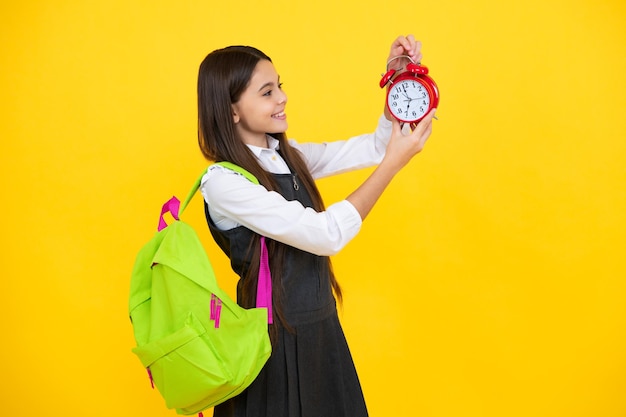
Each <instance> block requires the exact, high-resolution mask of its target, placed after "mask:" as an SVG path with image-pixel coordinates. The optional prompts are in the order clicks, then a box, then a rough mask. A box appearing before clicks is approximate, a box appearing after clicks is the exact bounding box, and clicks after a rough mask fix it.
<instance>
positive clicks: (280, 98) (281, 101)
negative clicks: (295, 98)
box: [278, 90, 287, 104]
mask: <svg viewBox="0 0 626 417" xmlns="http://www.w3.org/2000/svg"><path fill="white" fill-rule="evenodd" d="M278 92H279V96H278V104H285V103H286V102H287V94H285V92H284V91H283V90H278Z"/></svg>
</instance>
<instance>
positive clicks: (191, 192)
mask: <svg viewBox="0 0 626 417" xmlns="http://www.w3.org/2000/svg"><path fill="white" fill-rule="evenodd" d="M213 165H221V166H223V167H224V168H228V169H230V170H232V171H235V172H238V173H240V174H241V175H243V176H244V177H246V178H247V179H248V181H250V182H251V183H253V184H257V185H258V184H259V180H257V178H256V177H255V176H254V175H252V174H251V173H250V172H248V171H246V170H245V169H243V168H242V167H240V166H239V165H235V164H233V163H232V162H227V161H222V162H216V163H215V164H213ZM213 165H210V166H209V167H211V166H213ZM206 173H207V171H206V170H204V171H203V172H202V174H200V176H199V177H198V179H197V180H196V182H195V183H194V184H193V186H192V187H191V190H189V194H187V198H185V200H184V201H183V204H181V206H180V209H179V211H178V215H179V216H180V215H181V214H183V211H184V210H185V208H187V205H188V204H189V202H190V201H191V199H192V198H193V196H194V195H195V194H196V191H198V188H200V183H201V182H202V177H204V176H205V175H206ZM174 218H177V217H176V216H174Z"/></svg>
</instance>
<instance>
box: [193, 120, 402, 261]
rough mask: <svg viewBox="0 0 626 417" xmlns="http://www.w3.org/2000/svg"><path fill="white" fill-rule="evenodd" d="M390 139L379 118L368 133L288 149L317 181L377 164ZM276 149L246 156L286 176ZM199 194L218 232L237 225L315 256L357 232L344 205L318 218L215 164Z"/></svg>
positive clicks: (356, 221) (354, 215) (352, 212)
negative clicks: (301, 159)
mask: <svg viewBox="0 0 626 417" xmlns="http://www.w3.org/2000/svg"><path fill="white" fill-rule="evenodd" d="M390 135H391V123H390V122H389V121H387V120H386V119H384V118H383V117H381V120H380V121H379V124H378V127H377V129H376V131H375V132H374V133H370V134H366V135H360V136H355V137H353V138H350V139H348V140H345V141H338V142H328V143H307V144H298V143H297V142H295V141H290V144H292V146H295V147H296V148H298V149H299V150H300V151H301V152H302V154H303V156H304V159H305V161H306V163H307V166H308V167H309V169H310V171H311V174H312V175H313V176H314V178H321V177H325V176H329V175H334V174H337V173H340V172H346V171H351V170H355V169H359V168H363V167H368V166H372V165H375V164H377V163H379V162H380V160H381V159H382V157H383V156H384V151H385V148H386V145H387V142H388V140H389V136H390ZM276 145H277V143H272V144H271V146H270V148H262V149H261V148H255V149H252V151H253V152H254V153H255V155H257V158H259V162H260V163H261V165H262V166H263V167H264V168H265V169H266V170H268V171H269V172H272V173H279V174H282V173H288V172H289V171H288V169H287V168H286V165H285V164H284V161H283V160H282V158H281V157H280V155H279V154H278V152H276V149H275V147H276ZM286 170H287V171H286ZM201 192H202V194H203V196H204V199H205V201H206V202H207V203H208V205H209V214H210V216H211V219H212V220H213V221H214V222H215V224H216V225H217V227H218V228H220V229H222V230H226V229H230V228H233V227H237V226H239V225H242V226H245V227H247V228H249V229H250V230H253V231H254V232H256V233H259V234H262V235H264V236H267V237H269V238H271V239H274V240H277V241H280V242H282V243H285V244H288V245H290V246H294V247H296V248H298V249H301V250H304V251H307V252H311V253H314V254H316V255H320V256H327V255H334V254H335V253H337V252H338V251H340V250H341V249H342V248H343V247H344V246H345V245H346V244H347V243H348V242H349V241H350V240H352V238H354V236H356V234H357V233H358V232H359V230H360V228H361V217H360V216H359V213H358V212H357V210H356V209H355V208H354V206H352V204H350V203H349V202H348V201H346V200H342V201H339V202H337V203H334V204H332V205H330V206H328V207H327V209H326V210H325V211H323V212H320V213H318V212H316V211H315V210H314V209H312V208H307V207H304V206H303V205H302V204H300V203H299V202H298V201H287V200H286V199H285V198H284V197H283V196H282V195H280V194H279V193H276V192H272V191H268V190H267V189H266V188H265V187H263V186H262V185H255V184H252V183H251V182H250V181H248V180H247V179H245V178H244V177H243V176H241V175H240V174H238V173H235V172H234V171H231V170H229V169H226V168H223V167H221V166H219V165H214V166H212V167H210V168H209V170H208V171H207V174H206V175H205V176H204V178H203V179H202V183H201Z"/></svg>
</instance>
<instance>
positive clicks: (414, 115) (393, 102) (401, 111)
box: [387, 80, 430, 122]
mask: <svg viewBox="0 0 626 417" xmlns="http://www.w3.org/2000/svg"><path fill="white" fill-rule="evenodd" d="M387 105H388V106H389V110H390V111H391V112H392V113H393V115H394V116H395V117H396V118H398V119H400V120H403V121H405V122H413V121H416V120H418V119H420V118H422V117H423V116H424V115H425V114H426V112H427V111H428V107H429V106H430V96H429V95H428V91H427V90H426V88H425V87H424V86H423V85H422V84H420V83H419V82H417V81H415V80H402V81H400V82H397V83H395V84H393V86H392V87H391V89H390V90H389V94H388V95H387Z"/></svg>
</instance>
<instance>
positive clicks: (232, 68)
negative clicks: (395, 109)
mask: <svg viewBox="0 0 626 417" xmlns="http://www.w3.org/2000/svg"><path fill="white" fill-rule="evenodd" d="M420 47H421V45H420V43H419V42H416V41H415V39H414V38H413V36H411V35H409V36H407V37H404V36H400V37H398V38H397V39H396V40H395V41H394V42H393V43H392V45H391V49H390V54H389V59H391V58H394V57H396V56H400V55H406V56H409V57H411V58H412V59H413V60H414V61H419V60H420V59H421V53H420ZM401 61H402V60H401V59H395V60H393V61H391V62H392V65H394V66H398V67H400V66H402V65H403V63H402V62H401ZM286 103H287V96H286V95H285V93H284V91H283V90H282V84H281V82H280V77H279V76H278V74H277V72H276V70H275V68H274V66H273V64H272V61H271V60H270V58H269V57H268V56H267V55H265V54H264V53H263V52H261V51H259V50H257V49H255V48H252V47H249V46H231V47H227V48H224V49H220V50H216V51H214V52H212V53H210V54H209V55H208V56H207V57H206V58H205V59H204V61H203V62H202V64H201V65H200V70H199V75H198V118H199V125H198V126H199V128H198V130H199V131H198V140H199V144H200V149H201V150H202V153H203V154H204V156H205V157H206V158H207V159H208V160H210V161H229V162H232V163H234V164H236V165H239V166H240V167H242V168H244V169H246V170H248V171H249V172H251V173H252V174H253V175H254V176H255V177H256V178H257V179H258V180H259V182H260V185H255V184H253V183H251V182H250V181H248V180H247V179H246V178H244V177H243V176H241V175H240V174H237V173H235V172H234V171H231V170H229V169H226V168H223V167H221V166H219V165H213V166H211V167H210V168H209V169H208V171H207V173H206V175H205V176H204V178H203V179H202V183H201V191H202V194H203V196H204V199H205V212H206V217H207V222H208V225H209V229H210V231H211V233H212V235H213V237H214V238H215V240H216V242H217V243H218V244H219V245H220V247H221V248H222V249H223V250H224V252H225V253H226V254H227V255H228V256H229V258H230V260H231V265H232V267H233V270H234V271H235V272H236V273H237V274H238V275H239V276H240V280H239V283H238V285H237V301H238V303H239V304H240V305H242V306H243V307H245V308H250V307H254V305H255V294H256V277H257V274H258V270H259V256H260V255H259V252H260V250H259V238H260V236H265V237H266V238H267V239H266V240H267V247H268V252H269V258H270V270H271V272H272V282H273V311H274V324H272V325H270V335H271V339H272V347H273V351H272V355H271V357H270V359H269V360H268V362H267V363H266V365H265V367H264V368H263V370H262V371H261V373H260V374H259V376H258V377H257V378H256V380H255V381H254V382H253V383H252V385H250V386H249V387H248V389H246V391H244V392H243V393H242V394H240V395H239V396H237V397H235V398H233V399H231V400H230V401H228V402H226V403H223V404H220V405H218V406H217V407H215V409H214V416H215V417H226V416H234V417H244V416H245V417H344V416H345V417H362V416H367V408H366V406H365V401H364V399H363V394H362V391H361V386H360V383H359V379H358V377H357V373H356V370H355V367H354V364H353V361H352V358H351V355H350V351H349V349H348V345H347V343H346V340H345V337H344V334H343V331H342V329H341V326H340V324H339V320H338V317H337V310H336V306H335V297H336V298H337V299H339V300H340V301H341V289H340V287H339V285H338V283H337V280H336V279H335V276H334V275H333V272H332V269H331V264H330V260H329V256H330V255H333V254H335V253H337V252H338V251H339V250H340V249H341V248H343V247H344V246H345V245H346V244H347V243H348V242H349V241H350V240H351V239H352V238H353V237H354V236H355V235H356V234H357V232H358V231H359V229H360V227H361V223H362V221H363V219H365V217H366V216H367V214H368V213H369V212H370V210H371V209H372V207H373V206H374V204H375V202H376V201H377V199H378V198H379V197H380V195H381V194H382V192H383V191H384V189H385V188H386V187H387V185H388V184H389V183H390V181H391V180H392V178H393V177H394V175H395V174H396V173H398V172H399V171H400V169H401V168H402V167H403V166H405V165H406V164H407V163H408V162H409V160H410V159H411V158H412V157H413V156H414V155H416V154H417V153H418V152H420V151H421V149H422V148H423V146H424V144H425V142H426V139H427V138H428V137H429V136H430V133H431V127H432V126H431V125H432V117H433V115H434V111H433V112H431V114H429V115H428V116H427V117H425V118H424V119H423V120H422V121H421V122H420V123H419V124H418V125H417V126H416V128H415V129H414V130H413V131H412V132H408V133H404V132H403V130H402V129H401V126H400V125H399V123H398V122H396V121H390V120H391V119H392V117H391V116H390V115H389V114H388V112H387V111H386V110H385V115H384V116H385V117H382V116H381V117H380V120H379V123H378V126H377V128H376V131H375V132H374V133H371V134H365V135H361V136H356V137H353V138H351V139H349V140H346V141H338V142H330V143H324V144H320V143H297V142H295V141H293V140H289V141H288V140H287V139H286V136H285V131H286V130H287V113H286V112H285V111H286V110H285V109H286ZM376 164H378V166H377V168H376V169H375V170H374V171H373V173H372V174H371V175H370V176H369V178H367V180H366V181H365V182H364V183H363V184H361V186H359V187H358V188H357V189H356V190H355V191H354V192H353V193H352V194H350V195H349V196H348V197H347V198H346V199H345V200H343V201H340V202H337V203H335V204H332V205H331V206H329V207H328V208H325V207H324V204H323V202H322V198H321V196H320V194H319V191H318V189H317V187H316V185H315V182H314V180H315V179H316V178H321V177H325V176H329V175H334V174H338V173H341V172H346V171H350V170H355V169H359V168H363V167H368V166H374V165H376ZM333 292H334V295H335V297H333Z"/></svg>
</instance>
